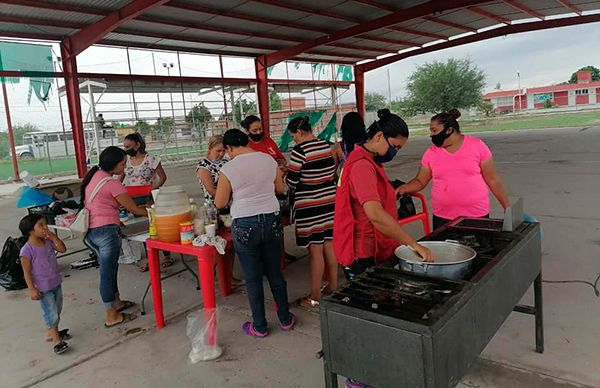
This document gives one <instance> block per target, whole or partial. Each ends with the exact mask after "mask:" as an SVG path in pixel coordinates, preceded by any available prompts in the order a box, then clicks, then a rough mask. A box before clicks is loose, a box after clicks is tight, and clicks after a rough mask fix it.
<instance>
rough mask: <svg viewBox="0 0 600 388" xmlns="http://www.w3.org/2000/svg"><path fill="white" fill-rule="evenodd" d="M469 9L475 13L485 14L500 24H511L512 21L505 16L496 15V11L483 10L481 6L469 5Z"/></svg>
mask: <svg viewBox="0 0 600 388" xmlns="http://www.w3.org/2000/svg"><path fill="white" fill-rule="evenodd" d="M467 9H468V10H469V11H471V12H472V13H474V14H475V15H479V16H483V17H484V18H487V19H490V20H492V21H495V22H498V23H500V24H511V23H512V21H511V20H510V19H507V18H505V17H503V16H499V15H496V14H494V13H491V12H488V11H486V10H483V9H481V8H479V7H467Z"/></svg>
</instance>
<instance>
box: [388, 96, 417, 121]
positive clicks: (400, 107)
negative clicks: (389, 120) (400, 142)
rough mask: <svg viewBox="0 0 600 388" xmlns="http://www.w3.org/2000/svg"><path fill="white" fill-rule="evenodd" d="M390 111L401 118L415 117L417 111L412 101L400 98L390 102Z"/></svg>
mask: <svg viewBox="0 0 600 388" xmlns="http://www.w3.org/2000/svg"><path fill="white" fill-rule="evenodd" d="M390 110H391V111H392V112H393V113H397V114H399V115H400V116H402V117H412V116H415V115H416V114H417V113H419V111H418V110H417V109H416V108H415V107H414V106H413V103H412V100H411V99H408V98H400V99H397V100H394V101H392V103H391V104H390Z"/></svg>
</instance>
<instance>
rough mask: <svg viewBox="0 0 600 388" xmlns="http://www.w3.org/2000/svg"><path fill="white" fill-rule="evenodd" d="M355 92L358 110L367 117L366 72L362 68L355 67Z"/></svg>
mask: <svg viewBox="0 0 600 388" xmlns="http://www.w3.org/2000/svg"><path fill="white" fill-rule="evenodd" d="M354 82H355V84H354V93H355V96H356V111H357V112H358V113H359V114H360V115H361V117H363V118H364V117H365V72H364V71H363V70H362V68H360V67H357V66H355V67H354Z"/></svg>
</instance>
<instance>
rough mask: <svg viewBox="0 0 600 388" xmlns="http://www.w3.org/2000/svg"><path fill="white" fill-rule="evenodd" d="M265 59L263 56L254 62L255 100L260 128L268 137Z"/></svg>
mask: <svg viewBox="0 0 600 388" xmlns="http://www.w3.org/2000/svg"><path fill="white" fill-rule="evenodd" d="M266 62H267V58H266V57H265V56H261V57H258V58H256V59H255V60H254V65H255V68H256V99H257V101H258V104H257V105H258V113H259V114H260V120H261V123H262V128H263V130H264V132H265V134H266V135H267V136H269V132H270V131H269V127H270V117H269V83H268V80H267V66H266Z"/></svg>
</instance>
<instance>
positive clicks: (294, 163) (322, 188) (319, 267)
mask: <svg viewBox="0 0 600 388" xmlns="http://www.w3.org/2000/svg"><path fill="white" fill-rule="evenodd" d="M287 129H288V131H290V134H291V135H292V138H293V139H294V142H295V143H296V144H297V145H296V146H295V147H294V149H293V150H292V155H291V157H290V163H289V165H288V172H287V177H286V183H287V185H288V186H289V187H290V189H292V190H293V193H294V194H293V201H292V202H293V209H292V215H293V219H294V221H295V223H296V244H297V245H298V246H299V247H303V248H308V257H309V262H310V294H309V295H307V296H305V297H303V298H302V299H300V306H302V307H306V308H311V307H317V306H318V305H319V300H320V299H321V280H322V279H323V273H324V272H325V267H327V271H326V273H327V282H328V285H327V288H328V289H327V290H326V292H331V291H333V290H335V289H336V288H337V260H336V258H335V254H334V252H333V243H332V242H331V240H332V239H333V211H334V205H335V190H336V187H335V173H336V164H335V160H334V158H333V153H332V152H331V148H330V146H329V144H327V143H326V142H325V141H323V140H321V139H317V138H316V137H315V135H314V134H313V132H312V128H311V126H310V123H309V120H308V117H306V116H305V117H296V118H295V119H293V120H292V121H290V123H289V124H288V127H287ZM324 291H325V290H324Z"/></svg>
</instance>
